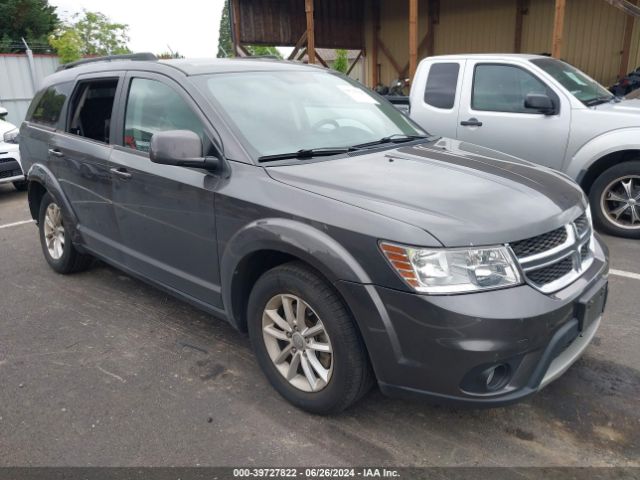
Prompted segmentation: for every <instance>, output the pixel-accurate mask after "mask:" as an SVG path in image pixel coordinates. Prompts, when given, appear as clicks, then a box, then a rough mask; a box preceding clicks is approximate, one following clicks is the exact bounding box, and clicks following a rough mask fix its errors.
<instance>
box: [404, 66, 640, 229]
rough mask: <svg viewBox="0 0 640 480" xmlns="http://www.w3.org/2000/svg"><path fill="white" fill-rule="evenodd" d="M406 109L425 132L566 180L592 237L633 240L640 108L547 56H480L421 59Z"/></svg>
mask: <svg viewBox="0 0 640 480" xmlns="http://www.w3.org/2000/svg"><path fill="white" fill-rule="evenodd" d="M410 101H411V113H410V115H411V118H412V119H413V120H415V121H416V122H417V123H418V124H420V125H421V126H422V127H423V128H425V129H426V130H427V131H429V132H430V133H433V134H437V135H442V136H445V137H450V138H455V139H458V140H461V141H465V142H470V143H475V144H478V145H482V146H485V147H489V148H493V149H495V150H499V151H501V152H505V153H508V154H511V155H513V156H516V157H520V158H523V159H526V160H529V161H531V162H534V163H538V164H541V165H545V166H548V167H551V168H554V169H557V170H560V171H562V172H564V173H566V174H567V175H569V176H570V177H571V178H572V179H574V180H575V181H576V182H578V183H579V184H580V185H581V187H582V188H583V189H584V190H585V192H586V193H587V194H588V195H589V199H590V202H591V208H592V211H593V219H594V222H595V223H596V225H597V226H598V227H599V228H600V230H602V231H604V232H607V233H610V234H614V235H619V236H623V237H630V238H640V100H638V99H635V100H624V99H619V98H616V97H615V96H613V95H612V94H611V93H610V92H609V91H608V90H607V89H606V88H604V87H603V86H602V85H600V84H599V83H598V82H596V81H595V80H593V79H592V78H590V77H589V76H587V75H586V74H585V73H583V72H581V71H580V70H578V69H576V68H574V67H572V66H571V65H569V64H567V63H564V62H562V61H559V60H556V59H553V58H550V57H546V56H539V55H508V54H486V55H448V56H436V57H429V58H425V59H424V60H422V61H421V62H420V65H419V67H418V70H417V72H416V76H415V79H414V81H413V85H412V87H411V94H410Z"/></svg>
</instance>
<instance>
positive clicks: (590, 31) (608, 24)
mask: <svg viewBox="0 0 640 480" xmlns="http://www.w3.org/2000/svg"><path fill="white" fill-rule="evenodd" d="M565 22H566V23H565V39H564V44H563V47H562V58H563V59H565V60H567V61H568V62H569V63H571V64H573V65H575V66H576V67H578V68H579V69H581V70H584V71H585V72H587V73H588V74H589V75H591V76H592V77H593V78H595V79H596V80H598V81H599V82H601V83H602V84H604V85H611V84H612V83H614V82H615V81H616V79H617V76H618V71H619V69H620V60H621V58H622V45H623V39H624V28H625V22H626V15H625V13H624V12H622V11H620V10H619V9H617V8H615V7H612V6H611V5H609V4H608V3H606V2H604V1H603V0H570V1H569V2H567V12H566V17H565Z"/></svg>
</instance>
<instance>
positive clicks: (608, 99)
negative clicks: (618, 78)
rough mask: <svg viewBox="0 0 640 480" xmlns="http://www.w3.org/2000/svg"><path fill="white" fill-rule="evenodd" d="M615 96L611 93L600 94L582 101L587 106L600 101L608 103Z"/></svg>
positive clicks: (593, 105) (594, 104)
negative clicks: (608, 94)
mask: <svg viewBox="0 0 640 480" xmlns="http://www.w3.org/2000/svg"><path fill="white" fill-rule="evenodd" d="M614 98H616V97H615V95H611V96H606V97H605V96H604V95H603V96H601V97H596V98H592V99H591V100H587V101H586V102H584V104H585V105H586V106H587V107H595V106H596V105H600V104H601V103H608V102H610V101H611V100H613V99H614Z"/></svg>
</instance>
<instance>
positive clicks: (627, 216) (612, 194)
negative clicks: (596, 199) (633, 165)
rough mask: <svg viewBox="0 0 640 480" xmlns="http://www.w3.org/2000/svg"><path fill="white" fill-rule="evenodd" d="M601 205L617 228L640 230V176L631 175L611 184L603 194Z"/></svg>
mask: <svg viewBox="0 0 640 480" xmlns="http://www.w3.org/2000/svg"><path fill="white" fill-rule="evenodd" d="M600 205H601V208H602V212H603V213H604V214H605V215H606V217H607V219H608V220H609V221H610V222H611V223H613V224H614V225H615V226H616V227H619V228H624V229H627V230H629V229H634V230H637V229H640V176H638V175H629V176H625V177H622V178H617V179H616V180H614V181H612V182H611V183H609V185H607V187H606V188H605V189H604V191H603V193H602V197H601V200H600Z"/></svg>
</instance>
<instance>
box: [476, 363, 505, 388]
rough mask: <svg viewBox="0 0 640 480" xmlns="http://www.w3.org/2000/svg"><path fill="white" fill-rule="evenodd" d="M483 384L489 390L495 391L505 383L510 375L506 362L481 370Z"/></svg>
mask: <svg viewBox="0 0 640 480" xmlns="http://www.w3.org/2000/svg"><path fill="white" fill-rule="evenodd" d="M483 377H484V384H485V386H486V388H487V391H489V392H495V391H496V390H500V389H501V388H503V387H504V386H505V385H506V384H507V383H509V378H510V377H511V369H510V368H509V365H507V364H506V363H501V364H500V365H496V366H495V367H492V368H488V369H487V370H485V371H484V372H483Z"/></svg>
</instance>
